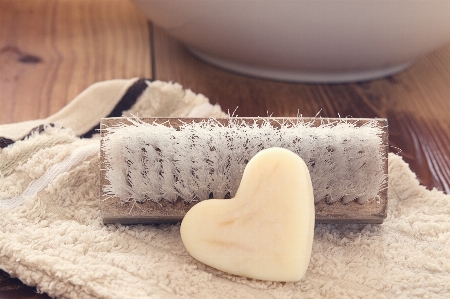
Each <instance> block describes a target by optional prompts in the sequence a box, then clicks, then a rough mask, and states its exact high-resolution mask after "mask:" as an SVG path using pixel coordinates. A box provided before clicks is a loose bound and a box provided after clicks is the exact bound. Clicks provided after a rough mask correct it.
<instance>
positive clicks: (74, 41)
mask: <svg viewBox="0 0 450 299" xmlns="http://www.w3.org/2000/svg"><path fill="white" fill-rule="evenodd" d="M149 34H150V33H149V27H148V23H147V21H146V19H145V17H144V16H143V15H142V14H141V13H140V12H139V11H138V10H137V9H136V8H135V7H134V6H133V4H132V3H131V2H130V1H128V0H108V1H90V0H70V1H59V0H39V1H36V0H21V1H16V0H0V124H5V123H14V122H20V121H25V120H33V119H38V118H45V117H48V116H50V115H51V114H53V113H55V112H57V111H58V110H59V109H61V108H62V107H64V106H65V105H66V104H67V103H68V102H70V101H71V100H72V99H73V98H74V97H75V96H76V95H78V94H79V93H80V92H81V91H83V90H84V89H85V88H86V87H88V86H89V85H90V84H92V83H95V82H97V81H103V80H108V79H115V78H120V79H122V78H133V77H144V78H152V77H153V75H152V65H151V58H152V57H151V56H152V55H151V47H150V35H149ZM0 298H24V299H25V298H27V299H32V298H33V299H38V298H39V299H42V298H50V297H49V296H48V295H46V294H39V293H37V291H36V288H33V287H29V286H27V285H24V284H23V283H21V282H20V281H19V280H18V279H15V278H10V276H9V275H8V274H6V273H5V272H4V271H2V270H0Z"/></svg>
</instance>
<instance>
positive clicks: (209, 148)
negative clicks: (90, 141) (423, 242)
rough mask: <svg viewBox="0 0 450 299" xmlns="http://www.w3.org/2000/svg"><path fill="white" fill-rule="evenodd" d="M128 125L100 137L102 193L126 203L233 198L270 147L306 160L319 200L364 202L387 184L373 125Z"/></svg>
mask: <svg viewBox="0 0 450 299" xmlns="http://www.w3.org/2000/svg"><path fill="white" fill-rule="evenodd" d="M319 120H320V119H319ZM128 121H129V122H130V123H129V124H127V125H123V124H122V125H117V126H111V127H107V128H105V129H104V130H106V131H105V134H104V138H103V140H102V150H103V152H104V155H105V161H106V165H107V167H106V169H105V171H106V174H105V177H106V179H107V181H108V182H109V183H108V184H106V185H105V186H103V192H104V193H105V194H107V195H108V196H111V197H118V198H120V199H122V200H124V201H129V200H135V201H137V202H143V201H147V200H152V201H155V202H160V201H161V200H168V201H171V202H174V201H176V200H178V199H180V198H181V199H183V200H185V201H187V202H190V201H192V200H205V199H208V198H211V197H214V198H226V197H233V196H234V194H235V192H236V191H237V188H238V187H239V183H240V180H241V177H242V173H243V171H244V168H245V166H246V164H247V162H248V161H249V160H250V159H251V158H252V157H253V156H254V155H255V154H256V153H258V152H259V151H261V150H263V149H265V148H270V147H282V148H286V149H289V150H291V151H293V152H295V153H296V154H298V155H299V156H300V157H301V158H302V159H303V160H304V161H305V163H306V164H307V166H308V168H309V171H310V175H311V180H312V184H313V188H314V196H315V201H316V202H317V201H320V200H327V201H328V202H334V201H337V200H339V199H342V200H343V201H344V203H345V202H349V201H352V200H355V199H357V200H358V202H359V203H364V202H366V201H367V200H369V199H377V197H378V196H379V191H380V189H381V188H383V186H384V184H385V182H386V174H385V171H384V169H383V166H384V165H385V163H384V162H385V161H384V160H385V157H384V155H383V153H382V137H381V135H382V129H381V128H380V127H379V126H378V123H377V122H376V121H370V120H367V121H366V122H365V123H364V124H363V125H361V126H357V125H355V122H350V121H347V120H346V119H334V120H333V121H330V120H327V121H325V119H324V120H323V121H321V120H320V121H321V123H320V124H319V125H317V121H318V119H316V120H315V121H304V120H303V119H302V118H293V119H289V121H286V119H283V121H277V120H276V119H273V118H266V119H258V121H256V120H255V121H254V122H253V123H248V122H246V121H244V120H242V119H239V118H230V119H228V121H227V122H226V124H225V125H224V123H223V122H219V121H218V120H216V119H204V120H201V121H192V122H187V123H184V124H183V125H182V126H180V127H179V128H174V127H171V126H168V125H166V124H159V123H157V122H153V123H146V122H143V121H140V120H139V119H128ZM274 122H275V123H276V125H275V126H274Z"/></svg>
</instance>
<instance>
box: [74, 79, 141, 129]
mask: <svg viewBox="0 0 450 299" xmlns="http://www.w3.org/2000/svg"><path fill="white" fill-rule="evenodd" d="M147 81H150V80H149V79H145V78H142V79H139V80H137V81H136V82H134V84H133V85H131V86H130V87H129V88H128V90H127V91H126V92H125V94H124V95H123V96H122V98H121V99H120V101H119V102H118V103H117V105H116V107H114V109H113V110H112V111H111V113H110V114H109V115H108V116H107V117H121V116H122V113H123V111H125V110H129V109H130V108H131V107H133V105H134V104H135V103H136V101H137V99H138V98H139V97H140V96H141V94H142V93H143V92H144V90H145V89H146V88H147V87H148V85H147ZM99 130H100V122H99V123H98V124H97V125H96V126H95V127H93V128H92V129H90V130H89V131H88V132H86V133H84V134H83V135H81V136H80V137H82V138H90V137H92V135H94V134H95V133H98V132H99Z"/></svg>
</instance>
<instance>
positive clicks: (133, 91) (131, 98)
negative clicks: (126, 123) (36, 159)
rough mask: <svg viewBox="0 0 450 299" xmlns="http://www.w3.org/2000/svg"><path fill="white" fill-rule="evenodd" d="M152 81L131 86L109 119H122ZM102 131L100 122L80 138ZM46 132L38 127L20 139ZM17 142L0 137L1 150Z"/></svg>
mask: <svg viewBox="0 0 450 299" xmlns="http://www.w3.org/2000/svg"><path fill="white" fill-rule="evenodd" d="M146 81H151V80H150V79H145V78H142V79H139V80H137V81H136V82H134V83H133V85H131V86H130V87H129V88H128V89H127V91H126V92H125V94H124V95H123V96H122V98H121V99H120V101H119V102H118V103H117V105H116V106H115V107H114V109H113V110H112V111H111V113H110V114H109V115H108V116H107V117H120V116H122V112H123V111H125V110H129V109H130V108H131V107H132V106H133V105H134V104H135V103H136V101H137V99H138V98H139V97H140V95H141V94H142V93H143V92H144V90H145V89H146V88H147V86H148V85H147V82H146ZM50 125H51V126H54V124H50ZM99 130H100V122H99V123H98V124H97V125H96V126H95V127H93V128H92V129H90V130H89V131H88V132H86V133H84V134H83V135H81V136H80V137H82V138H90V137H92V135H94V134H95V133H97V132H98V131H99ZM42 131H44V125H40V126H37V127H35V128H33V129H31V131H30V133H28V134H27V135H26V136H25V137H23V138H21V139H19V140H24V139H25V138H27V137H30V136H31V135H32V134H33V133H36V132H38V133H41V132H42ZM15 142H16V141H14V140H12V139H9V138H6V137H1V136H0V148H5V147H7V146H9V145H11V144H14V143H15Z"/></svg>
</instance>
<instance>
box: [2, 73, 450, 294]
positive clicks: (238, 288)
mask: <svg viewBox="0 0 450 299" xmlns="http://www.w3.org/2000/svg"><path fill="white" fill-rule="evenodd" d="M122 114H124V115H136V116H178V117H184V116H197V117H207V116H226V115H225V113H223V112H222V110H221V109H220V107H219V106H218V105H211V104H209V102H208V99H207V98H205V97H204V96H202V95H196V94H194V93H193V92H191V91H189V90H183V88H182V87H181V86H180V85H178V84H172V83H165V82H159V81H155V82H150V81H147V80H144V79H132V80H114V81H106V82H100V83H97V84H94V85H93V86H91V87H89V88H88V89H87V90H86V91H84V92H83V93H81V94H80V95H79V96H78V97H77V98H76V99H74V100H73V101H72V102H71V103H70V104H69V105H68V106H67V107H65V108H64V109H62V110H61V111H60V112H59V113H57V114H55V115H53V116H51V117H49V118H47V119H43V120H36V121H31V122H25V123H17V124H10V125H1V126H0V146H1V148H2V149H1V152H0V268H1V269H2V270H4V271H6V272H8V273H9V274H10V275H11V276H13V277H18V278H19V279H21V280H22V281H23V282H24V283H26V284H28V285H31V286H36V287H37V289H38V290H39V291H41V292H46V293H48V294H49V295H50V296H52V297H55V298H121V299H123V298H450V247H449V246H448V244H450V195H445V194H443V193H442V192H439V191H437V190H431V191H428V190H426V189H425V188H424V187H423V186H420V185H419V183H418V181H417V180H416V178H415V175H414V174H413V173H412V172H411V171H410V169H409V167H408V165H407V164H406V163H405V162H404V161H403V160H402V159H401V158H400V157H399V156H397V155H395V154H389V194H388V199H389V207H388V216H387V219H386V220H385V222H384V223H383V224H382V225H325V224H317V225H316V227H315V234H314V243H313V249H312V256H311V262H310V264H309V268H308V270H307V272H306V276H305V277H304V278H303V279H302V280H301V281H298V282H295V283H280V282H270V281H259V280H254V279H247V278H243V277H239V276H234V275H230V274H227V273H224V272H221V271H218V270H215V269H213V268H211V267H208V266H205V265H203V264H202V263H200V262H198V261H196V260H194V259H193V258H192V257H191V256H190V255H189V254H188V253H187V251H186V250H185V248H184V246H183V243H182V241H181V238H180V234H179V229H180V226H179V224H178V225H148V226H143V225H134V226H123V225H104V224H103V223H102V219H101V215H100V211H99V137H98V134H96V128H97V126H98V123H99V120H100V118H101V117H106V116H121V115H122ZM80 136H84V137H85V138H80ZM90 136H92V137H90ZM86 137H89V138H86Z"/></svg>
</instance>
